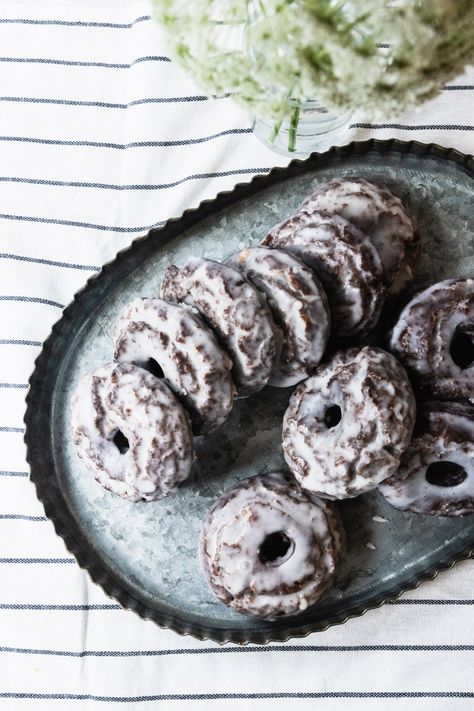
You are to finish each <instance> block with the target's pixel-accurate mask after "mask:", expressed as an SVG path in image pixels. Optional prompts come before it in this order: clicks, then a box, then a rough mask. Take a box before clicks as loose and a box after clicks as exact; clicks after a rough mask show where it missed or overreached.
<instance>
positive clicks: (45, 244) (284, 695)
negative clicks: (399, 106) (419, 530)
mask: <svg viewBox="0 0 474 711" xmlns="http://www.w3.org/2000/svg"><path fill="white" fill-rule="evenodd" d="M0 94H1V96H0V236H1V243H0V249H1V250H2V251H1V253H0V368H1V374H0V379H1V381H2V382H1V383H0V398H1V399H0V403H1V404H0V708H2V709H8V711H10V710H11V709H24V708H25V709H26V708H32V709H38V710H39V709H45V710H46V709H48V711H49V709H56V708H57V709H61V711H66V710H67V709H83V710H84V711H85V710H86V709H87V710H89V709H104V711H107V710H108V709H112V708H114V709H115V708H124V709H145V708H153V709H160V710H161V709H163V710H165V709H166V711H173V710H174V709H176V710H177V709H182V708H186V709H188V708H189V709H204V708H212V709H221V708H224V703H225V708H226V709H228V710H229V711H231V709H235V711H237V710H239V711H241V710H242V711H246V710H247V709H259V710H260V709H262V711H263V710H264V709H271V710H272V711H277V710H278V711H283V710H285V711H286V710H287V709H289V708H291V709H295V710H296V709H298V710H300V709H301V711H303V709H305V710H306V709H313V708H316V707H318V708H322V709H324V711H333V710H338V711H339V710H340V709H347V708H354V709H364V710H367V711H371V710H375V709H379V708H380V706H381V704H382V703H383V708H384V709H386V711H393V710H395V709H396V710H397V711H398V710H402V709H403V710H405V709H408V710H411V709H413V710H415V709H416V711H421V710H422V709H423V710H425V709H426V710H428V709H429V710H430V711H432V710H435V711H436V710H438V711H447V710H450V709H453V710H460V709H464V710H467V709H472V708H473V707H474V678H473V663H472V662H473V660H472V651H473V649H474V645H473V642H474V639H473V632H474V594H473V564H472V562H466V563H462V564H459V565H457V566H456V567H455V568H454V569H453V570H452V571H449V572H447V573H444V574H442V575H440V576H439V577H438V579H437V580H435V581H433V582H430V583H425V584H424V585H422V586H421V587H420V588H419V589H417V590H416V591H414V592H411V593H409V594H406V595H404V596H403V597H402V599H400V600H398V601H397V602H396V603H394V604H390V605H386V606H385V607H383V608H382V609H379V610H376V611H373V612H370V613H368V614H367V615H365V616H364V617H361V618H358V619H355V620H352V621H349V622H347V623H346V624H345V625H343V626H340V627H334V628H332V629H329V630H328V631H327V632H324V633H319V634H314V635H312V636H310V637H308V638H307V639H304V640H297V641H296V642H295V643H294V644H291V643H290V644H286V645H269V646H267V647H265V648H255V647H246V648H243V649H241V648H238V647H235V646H227V647H224V648H221V647H218V646H217V645H215V644H213V643H201V642H197V641H195V640H193V639H189V638H180V637H178V636H177V635H175V634H173V633H171V632H167V631H162V630H160V629H158V628H157V627H155V626H154V625H153V624H151V623H147V622H143V621H142V620H140V619H138V618H137V617H136V616H135V615H134V614H133V613H131V612H125V611H122V610H121V609H120V608H119V607H118V605H116V604H115V603H114V602H113V601H111V600H109V599H107V598H106V597H105V595H104V594H103V593H102V591H101V590H100V589H99V588H98V587H96V586H95V585H93V584H92V583H90V581H89V580H88V577H87V575H86V574H85V573H84V572H83V571H82V570H81V569H80V568H79V567H78V566H77V565H76V563H75V562H74V560H73V559H72V557H71V555H70V554H69V553H68V552H67V551H66V549H65V547H64V545H63V543H62V541H61V540H60V539H59V538H58V537H57V536H56V535H55V533H54V531H53V527H52V525H51V524H50V523H49V522H48V521H46V520H45V518H44V514H43V510H42V507H41V505H40V504H39V503H38V501H37V500H36V497H35V492H34V488H33V486H32V484H31V483H30V482H29V480H28V473H27V467H26V464H25V449H24V445H23V411H24V397H25V393H26V389H27V380H28V376H29V374H30V372H31V370H32V367H33V362H34V359H35V358H36V356H37V354H38V352H39V350H40V347H41V342H42V341H43V339H44V338H45V337H46V336H47V335H48V333H49V331H50V328H51V326H52V324H53V323H54V322H55V321H56V320H57V319H58V318H59V316H60V314H61V309H62V307H63V305H64V304H67V303H68V302H69V301H70V299H71V297H72V295H73V294H74V292H75V291H76V290H77V289H78V288H79V287H81V286H82V284H83V283H84V282H85V280H86V279H87V277H88V276H89V275H91V274H93V273H94V272H96V271H97V270H98V269H99V267H100V265H101V264H102V263H103V262H105V261H107V260H109V259H111V258H112V257H113V256H114V254H115V253H116V252H117V250H119V249H120V248H122V247H123V246H125V245H126V244H128V243H129V242H130V241H131V240H132V239H133V238H134V237H135V236H137V235H139V234H141V233H143V232H145V231H146V230H148V229H149V228H150V227H151V226H153V225H157V224H159V223H160V222H161V221H163V220H165V219H166V218H168V217H170V216H172V215H178V214H179V213H181V212H182V210H183V209H184V208H186V207H189V206H192V205H197V204H198V203H199V202H200V201H201V200H203V199H204V198H209V197H212V196H214V195H215V194H216V193H217V192H218V191H220V190H224V189H229V188H232V186H233V185H234V184H235V183H236V182H238V181H242V180H246V179H247V178H250V177H251V176H252V175H253V174H255V173H260V172H265V171H266V170H268V169H269V168H270V167H271V166H273V165H275V164H283V163H284V162H285V160H284V159H283V158H279V157H278V156H277V155H275V154H274V153H272V152H270V151H267V150H266V149H265V148H263V147H262V146H261V145H260V144H259V143H258V142H257V141H256V140H255V138H254V137H253V135H252V132H251V128H250V120H249V118H248V116H246V115H245V114H244V113H242V112H241V111H240V110H239V109H238V108H236V107H235V106H234V105H233V104H232V103H231V102H230V101H229V100H228V99H219V100H208V99H206V98H205V97H204V96H202V92H201V91H200V90H199V89H198V88H196V86H195V85H194V84H193V83H192V81H191V80H190V79H189V78H187V77H186V76H184V75H183V73H182V72H181V71H180V70H179V69H178V68H177V67H176V66H175V65H174V64H173V63H172V62H170V61H169V59H168V57H167V56H166V47H165V44H164V42H163V38H162V36H161V34H160V31H159V29H158V28H157V27H156V26H155V23H154V22H153V21H152V20H151V18H150V6H149V5H148V3H147V2H146V1H145V0H137V1H134V0H129V2H124V1H120V2H119V1H118V0H117V1H116V2H113V0H109V2H106V1H105V0H102V2H100V1H99V2H81V3H79V2H71V1H69V2H64V1H63V2H60V1H59V0H57V1H54V0H48V1H46V0H45V1H44V2H42V3H35V2H24V1H22V2H3V1H0ZM473 110H474V71H470V72H468V73H466V75H465V76H463V77H460V78H459V79H458V80H457V81H456V82H453V84H452V85H451V86H448V87H446V88H445V91H444V92H443V93H442V95H441V96H439V97H438V98H437V99H436V100H434V101H432V102H431V103H429V104H428V105H426V106H424V107H423V108H422V109H421V110H419V111H418V112H416V113H412V114H410V115H406V116H404V117H403V119H396V123H395V122H387V123H386V124H383V125H369V124H366V123H363V119H361V120H357V121H358V123H356V124H355V125H354V126H353V127H352V128H351V132H350V135H349V136H348V137H347V140H351V139H354V138H358V139H364V138H367V137H371V136H376V137H379V138H385V137H393V136H397V137H400V138H404V139H411V138H417V139H420V140H422V141H428V142H429V141H436V142H438V143H441V144H442V145H445V146H455V147H456V148H459V149H460V150H462V151H465V152H468V153H472V152H473V147H474V141H473V137H474V134H473V131H474V124H473V121H472V116H473ZM381 525H383V524H381ZM319 699H320V700H321V701H320V702H318V701H317V700H319ZM317 705H318V706H317Z"/></svg>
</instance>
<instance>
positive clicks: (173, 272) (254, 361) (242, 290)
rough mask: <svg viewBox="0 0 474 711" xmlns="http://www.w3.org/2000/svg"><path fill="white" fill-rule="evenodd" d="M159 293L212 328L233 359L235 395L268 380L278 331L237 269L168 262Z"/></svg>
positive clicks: (196, 259) (202, 262)
mask: <svg viewBox="0 0 474 711" xmlns="http://www.w3.org/2000/svg"><path fill="white" fill-rule="evenodd" d="M161 297H162V298H163V299H166V300H167V301H173V302H183V303H185V304H188V305H189V306H193V307H194V308H195V309H196V310H197V311H199V313H200V314H201V315H202V317H203V318H204V319H205V321H206V322H207V323H208V324H209V325H210V326H211V327H212V328H213V329H214V332H215V333H216V335H217V336H218V338H219V340H220V342H221V343H222V344H223V345H224V347H225V348H226V350H227V352H228V354H229V356H230V358H231V360H232V363H233V368H232V377H233V379H234V383H235V385H236V387H237V391H238V394H239V395H244V396H247V395H251V394H252V393H256V392H258V391H259V390H261V389H262V388H263V387H264V386H265V385H266V384H267V382H268V380H269V378H270V375H271V372H272V370H273V365H274V363H275V360H276V358H277V357H278V348H279V345H281V344H280V338H281V335H280V334H279V332H278V330H277V327H276V325H275V323H274V321H273V318H272V315H271V313H270V310H269V308H268V306H267V305H266V303H265V301H264V299H263V297H262V295H261V294H260V293H259V292H258V290H257V289H256V288H255V287H254V286H252V284H250V282H249V281H247V279H245V277H244V276H243V275H242V274H241V273H240V272H239V271H238V270H236V269H233V268H232V267H230V266H228V265H225V264H220V263H219V262H214V261H212V260H210V259H201V258H199V257H191V258H190V259H188V260H187V262H186V263H185V264H184V266H182V267H180V268H178V267H175V266H169V267H168V268H167V269H166V271H165V274H164V277H163V283H162V286H161Z"/></svg>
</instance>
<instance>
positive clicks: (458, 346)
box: [390, 279, 474, 403]
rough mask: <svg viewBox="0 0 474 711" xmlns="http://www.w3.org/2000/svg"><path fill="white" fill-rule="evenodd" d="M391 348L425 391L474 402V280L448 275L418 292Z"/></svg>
mask: <svg viewBox="0 0 474 711" xmlns="http://www.w3.org/2000/svg"><path fill="white" fill-rule="evenodd" d="M390 347H391V350H392V351H393V353H395V355H396V356H397V357H398V358H399V359H400V360H401V361H402V363H403V364H404V365H405V367H406V368H407V370H408V372H409V373H410V375H411V376H412V377H413V380H414V382H415V384H416V385H417V386H418V387H419V388H420V389H421V391H422V394H424V395H426V396H428V397H435V398H438V399H440V400H461V401H466V402H471V403H474V367H473V366H474V279H448V280H446V281H442V282H439V283H438V284H434V285H433V286H430V287H429V288H428V289H426V290H425V291H422V292H421V294H418V295H417V296H415V298H414V299H413V300H412V301H410V303H409V304H408V305H407V306H406V307H405V308H404V310H403V311H402V313H401V314H400V317H399V319H398V322H397V323H396V325H395V327H394V328H393V331H392V335H391V339H390Z"/></svg>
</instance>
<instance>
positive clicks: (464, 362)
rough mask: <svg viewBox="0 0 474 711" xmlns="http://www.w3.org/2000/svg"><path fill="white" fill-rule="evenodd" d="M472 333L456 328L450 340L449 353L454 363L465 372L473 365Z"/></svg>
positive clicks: (473, 343)
mask: <svg viewBox="0 0 474 711" xmlns="http://www.w3.org/2000/svg"><path fill="white" fill-rule="evenodd" d="M473 336H474V333H473V331H472V327H471V329H469V330H468V329H463V328H457V329H456V331H455V332H454V336H453V338H452V340H451V344H450V347H449V352H450V354H451V358H452V359H453V361H454V363H455V364H456V365H457V366H458V367H459V368H461V369H462V370H465V369H466V368H470V367H471V365H472V364H473V363H474V339H473Z"/></svg>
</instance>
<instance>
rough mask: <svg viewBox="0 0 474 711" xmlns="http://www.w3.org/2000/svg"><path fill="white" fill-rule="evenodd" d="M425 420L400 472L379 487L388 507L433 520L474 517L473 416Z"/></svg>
mask: <svg viewBox="0 0 474 711" xmlns="http://www.w3.org/2000/svg"><path fill="white" fill-rule="evenodd" d="M441 407H445V408H449V409H445V410H440V409H437V410H434V411H429V412H427V413H425V414H424V417H423V418H422V424H421V427H420V428H419V431H418V432H417V433H416V435H415V437H414V438H413V439H412V441H411V444H410V446H409V448H408V450H407V451H406V452H405V454H404V455H403V457H402V460H401V465H400V468H399V469H398V471H397V472H396V473H395V474H394V475H393V476H391V477H390V478H389V479H386V480H385V481H384V482H382V484H381V485H380V486H379V491H380V493H381V494H382V495H383V496H384V497H385V499H386V500H387V501H388V503H389V504H391V505H392V506H394V507H395V508H397V509H401V510H402V511H414V512H415V513H421V514H429V515H432V516H466V515H467V514H471V513H474V419H473V418H474V411H473V410H472V409H467V408H465V409H464V410H463V409H462V408H458V409H453V406H452V405H450V404H446V403H445V404H444V406H443V405H441Z"/></svg>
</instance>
